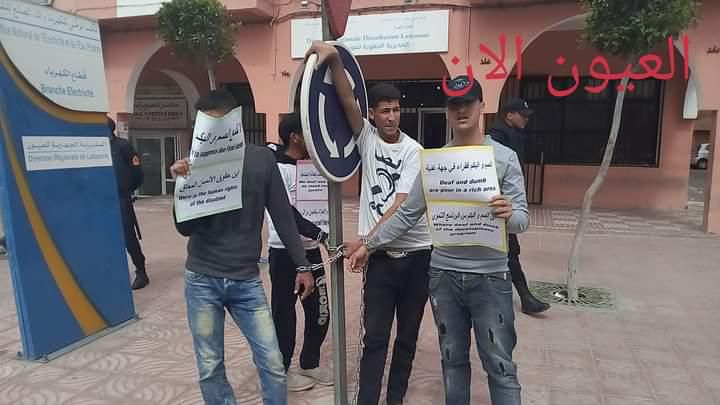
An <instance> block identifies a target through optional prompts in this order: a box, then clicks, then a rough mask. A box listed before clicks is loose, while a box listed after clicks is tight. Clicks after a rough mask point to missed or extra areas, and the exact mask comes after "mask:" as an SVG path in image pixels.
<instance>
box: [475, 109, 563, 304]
mask: <svg viewBox="0 0 720 405" xmlns="http://www.w3.org/2000/svg"><path fill="white" fill-rule="evenodd" d="M500 113H501V114H502V121H500V122H498V123H497V124H496V125H495V126H493V127H492V128H491V129H490V130H489V131H488V134H490V136H491V137H492V139H494V140H495V141H497V142H500V143H501V144H503V145H505V146H507V147H508V148H510V149H512V150H514V151H515V153H517V155H518V160H519V161H520V165H521V167H522V165H523V164H524V163H525V134H524V133H522V130H523V129H525V127H526V126H527V124H528V121H529V120H530V115H532V113H534V111H533V110H532V109H530V107H529V106H528V103H527V102H526V101H525V100H522V99H519V98H514V99H512V100H510V101H509V102H507V103H506V104H505V105H504V106H503V107H502V109H501V111H500ZM508 240H509V243H508V247H509V249H508V266H509V267H510V275H511V276H512V281H513V284H515V289H516V290H517V292H518V295H519V296H520V302H521V303H522V311H523V312H524V313H526V314H539V313H541V312H545V311H547V310H548V309H550V304H547V303H545V302H542V301H540V300H538V299H537V298H535V296H533V295H532V293H531V292H530V289H529V288H528V285H527V279H526V278H525V273H523V270H522V265H521V264H520V242H519V241H518V237H517V235H515V234H513V233H511V234H510V235H509V237H508Z"/></svg>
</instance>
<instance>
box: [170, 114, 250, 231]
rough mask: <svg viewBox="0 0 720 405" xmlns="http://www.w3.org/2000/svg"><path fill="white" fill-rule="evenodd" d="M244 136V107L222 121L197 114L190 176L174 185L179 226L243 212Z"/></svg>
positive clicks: (180, 179) (191, 152)
mask: <svg viewBox="0 0 720 405" xmlns="http://www.w3.org/2000/svg"><path fill="white" fill-rule="evenodd" d="M244 161H245V135H244V132H243V128H242V107H238V108H236V109H234V110H232V111H231V112H229V113H228V114H227V115H225V116H224V117H222V118H214V117H211V116H209V115H207V114H204V113H203V112H202V111H199V112H198V114H197V119H196V120H195V130H194V132H193V141H192V148H191V150H190V165H191V173H190V175H189V176H188V177H185V178H183V177H179V178H178V179H177V181H176V182H175V213H176V216H177V219H178V222H183V221H187V220H190V219H194V218H200V217H205V216H208V215H213V214H218V213H221V212H226V211H231V210H235V209H239V208H242V178H243V163H244Z"/></svg>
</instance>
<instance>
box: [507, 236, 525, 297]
mask: <svg viewBox="0 0 720 405" xmlns="http://www.w3.org/2000/svg"><path fill="white" fill-rule="evenodd" d="M508 242H509V243H508V267H509V268H510V277H511V278H512V281H513V284H515V287H517V288H520V289H523V288H527V280H526V279H525V273H523V270H522V265H521V264H520V241H518V237H517V235H515V234H514V233H511V234H509V236H508ZM518 286H520V287H518ZM519 292H520V291H519Z"/></svg>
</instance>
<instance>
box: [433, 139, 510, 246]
mask: <svg viewBox="0 0 720 405" xmlns="http://www.w3.org/2000/svg"><path fill="white" fill-rule="evenodd" d="M421 159H422V160H421V162H422V166H421V169H420V175H421V176H422V183H423V190H424V193H425V201H426V204H427V217H428V223H429V226H430V234H431V236H432V240H433V245H435V246H486V247H489V248H492V249H496V250H500V251H503V252H507V231H506V227H505V220H504V219H500V218H495V217H494V215H493V213H492V209H491V208H490V207H488V203H489V202H490V199H491V198H492V197H493V196H496V195H499V194H501V192H500V186H499V183H498V177H497V171H496V168H495V153H494V150H493V147H492V146H462V147H450V148H442V149H430V150H424V151H422V154H421Z"/></svg>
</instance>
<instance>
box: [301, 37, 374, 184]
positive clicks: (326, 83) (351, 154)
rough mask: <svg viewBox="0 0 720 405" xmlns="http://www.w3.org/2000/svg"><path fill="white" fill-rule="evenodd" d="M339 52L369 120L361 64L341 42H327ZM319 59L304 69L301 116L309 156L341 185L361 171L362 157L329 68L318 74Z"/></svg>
mask: <svg viewBox="0 0 720 405" xmlns="http://www.w3.org/2000/svg"><path fill="white" fill-rule="evenodd" d="M328 43H330V44H332V45H334V46H335V48H337V50H338V52H339V54H340V59H341V60H342V63H343V65H344V66H345V73H346V75H347V77H348V80H349V81H350V85H351V86H352V88H353V92H354V93H355V100H356V101H357V103H358V105H360V111H361V112H362V115H363V117H366V118H367V114H368V101H367V91H366V89H365V79H364V78H363V74H362V70H361V69H360V64H359V63H358V62H357V60H356V59H355V57H354V56H353V54H352V53H351V52H350V50H348V49H347V48H346V47H345V46H344V45H342V44H341V43H339V42H328ZM316 63H317V55H316V54H312V55H310V57H309V58H308V60H307V62H306V65H305V72H304V74H303V78H302V88H301V91H300V98H301V99H300V115H301V118H302V125H303V134H304V137H305V144H306V145H307V149H308V153H309V154H310V157H311V158H312V160H313V161H314V162H315V165H316V166H317V168H318V170H319V171H320V173H322V175H323V176H325V177H326V178H327V179H328V180H330V181H333V182H337V183H341V182H343V181H346V180H347V179H349V178H350V177H352V176H353V175H354V174H355V172H356V171H357V169H358V167H360V153H359V152H358V148H357V145H356V144H355V140H354V139H353V131H352V128H351V127H350V123H349V122H348V120H347V117H346V116H345V110H344V109H343V107H342V104H341V103H340V99H339V98H338V95H337V92H336V91H335V86H334V84H333V82H332V74H331V73H332V72H331V71H330V68H329V66H328V65H327V64H323V65H321V66H319V67H318V69H317V70H315V66H316Z"/></svg>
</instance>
